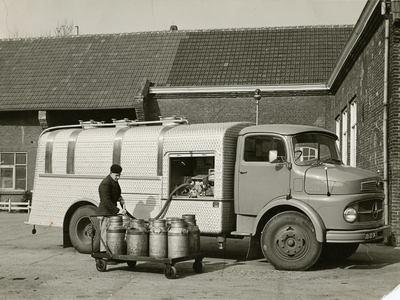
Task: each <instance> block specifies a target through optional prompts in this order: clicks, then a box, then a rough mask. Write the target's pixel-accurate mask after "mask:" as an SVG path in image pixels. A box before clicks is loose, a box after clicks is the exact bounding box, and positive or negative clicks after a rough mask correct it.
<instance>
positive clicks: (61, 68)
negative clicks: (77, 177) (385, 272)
mask: <svg viewBox="0 0 400 300" xmlns="http://www.w3.org/2000/svg"><path fill="white" fill-rule="evenodd" d="M396 7H397V1H392V2H390V1H386V2H383V4H382V2H381V1H378V0H376V1H368V2H367V4H366V6H365V8H364V10H363V12H362V14H361V16H360V18H359V20H358V22H357V24H356V25H355V26H306V27H281V28H249V29H227V30H194V31H181V30H177V28H174V27H172V28H171V30H169V31H164V32H141V33H132V34H119V35H88V36H71V37H66V38H36V39H18V40H14V39H13V40H1V41H0V70H1V72H0V133H1V136H2V137H3V139H2V141H1V143H0V152H1V156H2V157H1V160H2V161H4V163H3V164H2V165H1V170H0V171H1V174H0V183H1V185H0V198H10V197H15V198H18V197H21V194H22V193H23V192H24V190H29V189H31V188H32V185H33V173H34V166H35V157H36V143H37V139H38V136H39V134H40V132H41V131H42V130H43V128H46V127H48V126H57V125H65V124H77V123H78V121H79V120H89V119H94V120H97V121H106V122H109V121H111V119H113V118H115V119H122V118H129V119H139V120H155V119H157V118H158V116H160V115H163V116H170V115H179V116H185V117H187V118H188V120H189V122H191V123H202V122H226V121H233V120H234V121H252V122H254V121H255V111H256V109H255V101H254V98H253V96H254V91H255V90H256V89H260V90H261V95H262V99H261V101H260V102H259V123H264V124H265V123H293V124H305V125H315V126H319V127H324V128H327V129H330V130H332V131H336V133H337V134H338V136H339V138H340V144H339V145H340V148H341V150H342V156H343V160H344V161H345V162H346V163H347V164H349V165H354V166H357V167H361V168H365V169H369V170H372V171H378V170H379V171H380V172H381V174H382V176H383V177H384V178H385V182H386V194H387V207H388V208H389V209H388V213H387V215H386V220H387V222H388V223H391V224H392V225H393V233H394V234H393V239H392V240H393V243H394V244H396V245H400V184H399V183H398V182H397V180H396V178H397V177H398V176H397V175H398V174H397V173H398V172H399V171H398V169H400V168H399V166H400V156H399V154H398V151H397V148H398V141H397V140H398V136H399V129H398V128H400V126H399V124H398V123H399V122H400V119H399V113H398V109H399V105H398V101H400V97H399V96H398V93H395V92H394V91H397V90H398V88H399V87H397V85H399V84H400V81H399V80H398V75H397V73H398V72H399V71H398V65H399V62H400V61H399V58H398V53H397V52H398V51H399V50H398V48H399V45H398V42H399V40H400V39H399V37H400V32H399V29H398V27H397V20H398V17H397V12H396ZM399 11H400V10H399Z"/></svg>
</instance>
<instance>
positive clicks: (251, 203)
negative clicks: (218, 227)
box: [237, 134, 290, 215]
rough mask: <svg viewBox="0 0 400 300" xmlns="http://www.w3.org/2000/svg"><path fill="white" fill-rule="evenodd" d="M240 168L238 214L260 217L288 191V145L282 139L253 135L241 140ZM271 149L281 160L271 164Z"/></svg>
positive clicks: (272, 136) (278, 159) (265, 135)
mask: <svg viewBox="0 0 400 300" xmlns="http://www.w3.org/2000/svg"><path fill="white" fill-rule="evenodd" d="M242 142H243V145H242V147H241V149H242V153H241V155H240V158H239V168H238V171H239V173H238V199H237V201H238V204H239V205H238V209H239V211H238V213H239V214H246V215H257V214H258V213H259V212H260V210H261V209H262V208H263V207H264V206H265V205H266V204H267V203H268V202H269V201H271V200H272V199H274V198H277V197H279V196H285V195H286V194H287V192H288V189H289V172H290V171H289V170H288V168H287V167H286V165H285V161H286V160H287V153H288V151H287V149H286V143H285V142H284V140H283V139H282V138H280V137H279V136H274V135H267V134H251V135H247V136H245V137H244V139H242ZM271 150H275V153H277V154H278V158H277V159H276V160H275V161H269V154H270V151H271Z"/></svg>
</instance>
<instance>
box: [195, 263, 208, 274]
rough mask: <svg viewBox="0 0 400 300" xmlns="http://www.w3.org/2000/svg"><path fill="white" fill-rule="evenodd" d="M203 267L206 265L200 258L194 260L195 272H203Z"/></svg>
mask: <svg viewBox="0 0 400 300" xmlns="http://www.w3.org/2000/svg"><path fill="white" fill-rule="evenodd" d="M205 269H206V265H205V264H204V263H203V262H202V261H201V260H196V261H195V262H194V263H193V270H194V271H195V272H196V273H203V272H204V270H205Z"/></svg>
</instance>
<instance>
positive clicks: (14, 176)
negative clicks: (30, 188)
mask: <svg viewBox="0 0 400 300" xmlns="http://www.w3.org/2000/svg"><path fill="white" fill-rule="evenodd" d="M1 154H13V157H14V161H13V164H6V163H5V162H3V161H0V170H1V169H11V170H12V186H11V187H3V184H2V182H0V189H1V190H19V191H22V190H26V188H27V181H28V178H27V176H28V154H27V152H11V151H4V152H0V157H1ZM17 154H25V163H24V164H20V163H18V164H17ZM19 166H24V167H25V186H24V187H23V188H16V182H17V172H16V171H17V167H19ZM2 180H3V178H1V173H0V181H2Z"/></svg>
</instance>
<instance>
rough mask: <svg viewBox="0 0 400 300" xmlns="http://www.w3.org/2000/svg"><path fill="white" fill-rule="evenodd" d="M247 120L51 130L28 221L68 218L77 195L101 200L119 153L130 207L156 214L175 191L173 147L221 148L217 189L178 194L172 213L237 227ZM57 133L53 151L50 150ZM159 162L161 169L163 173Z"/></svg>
mask: <svg viewBox="0 0 400 300" xmlns="http://www.w3.org/2000/svg"><path fill="white" fill-rule="evenodd" d="M248 125H250V124H246V123H215V124H195V125H179V126H170V127H165V126H135V127H132V128H129V129H124V130H123V134H121V128H114V127H111V128H93V129H86V130H82V131H80V132H77V131H76V129H64V130H60V131H57V132H56V133H55V132H51V133H46V134H44V135H43V136H42V137H41V139H40V141H39V146H38V156H37V165H36V173H35V182H34V190H33V207H32V211H31V215H30V218H29V222H30V223H32V224H41V225H50V224H51V226H62V225H63V218H64V215H65V213H66V210H67V209H68V208H69V207H70V205H72V204H73V203H74V202H76V201H78V200H80V199H88V200H90V201H92V202H93V203H98V201H99V196H98V185H99V184H100V182H101V180H102V179H103V178H104V177H105V176H107V175H108V173H109V168H110V166H111V164H112V163H113V161H114V160H115V159H116V158H118V159H120V161H121V165H122V167H123V172H122V177H121V179H120V185H121V188H122V192H123V197H124V198H125V200H126V203H127V208H128V211H129V212H131V213H133V215H134V216H135V217H137V218H144V219H147V218H149V217H155V216H156V215H157V214H158V213H159V211H160V209H161V207H162V206H163V203H164V201H165V200H166V199H167V198H168V196H169V193H170V183H169V178H170V176H171V174H170V165H169V157H170V155H172V154H174V153H175V154H176V153H191V154H193V155H198V154H205V153H206V154H212V155H213V156H214V163H215V165H214V170H215V181H214V197H212V196H211V197H205V198H204V199H202V198H197V199H196V200H194V199H189V198H188V199H184V200H183V201H182V199H180V200H179V201H175V200H173V201H172V204H171V206H170V208H169V211H168V215H167V216H172V217H175V216H181V215H182V214H188V213H194V214H196V219H197V222H198V224H199V226H200V225H201V226H202V227H203V228H201V230H202V231H203V232H204V233H209V234H219V233H226V232H229V231H231V230H234V229H235V228H234V224H235V215H234V206H233V179H234V175H233V174H234V166H235V159H236V140H237V134H238V133H239V131H240V130H241V129H242V128H244V127H246V126H248ZM118 132H119V133H118ZM50 135H51V139H52V147H51V148H52V153H51V155H50V156H46V155H45V154H46V141H47V140H48V138H49V136H50ZM71 139H73V141H71ZM68 145H69V148H68ZM73 146H74V149H72V147H73ZM48 148H49V147H48ZM72 153H73V154H74V155H72ZM46 157H51V163H50V164H49V165H51V166H52V172H51V173H45V164H46V161H45V158H46ZM160 158H162V161H160ZM71 163H73V166H72V165H71ZM68 166H69V167H68ZM67 167H68V168H67ZM67 169H68V170H69V174H68V173H67ZM160 170H162V176H159V172H160ZM72 173H73V174H72ZM161 199H163V200H161Z"/></svg>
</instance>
